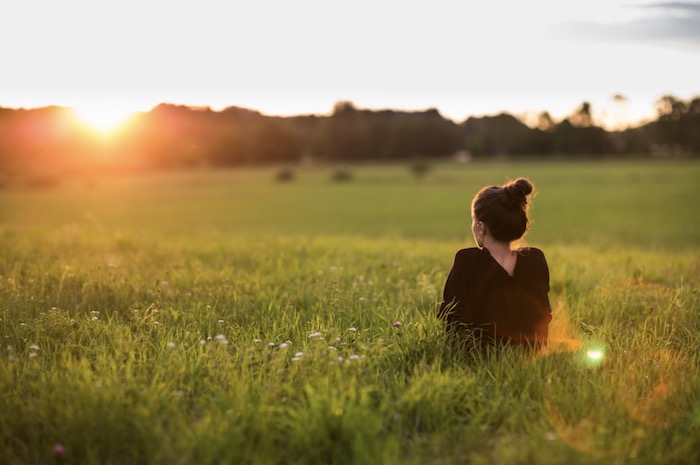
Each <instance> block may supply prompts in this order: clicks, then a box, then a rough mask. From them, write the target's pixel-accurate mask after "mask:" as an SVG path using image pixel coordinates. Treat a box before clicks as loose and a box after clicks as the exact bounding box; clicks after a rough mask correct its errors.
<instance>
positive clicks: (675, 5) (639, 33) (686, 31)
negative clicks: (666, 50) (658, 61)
mask: <svg viewBox="0 0 700 465" xmlns="http://www.w3.org/2000/svg"><path fill="white" fill-rule="evenodd" d="M630 7H632V8H635V9H637V10H639V11H644V12H645V13H646V14H645V15H644V16H643V17H641V18H636V19H633V20H628V21H616V22H608V23H603V22H597V21H570V22H566V23H560V24H558V25H557V26H556V27H555V32H556V33H558V34H561V33H563V34H565V35H569V36H573V37H578V38H583V39H586V40H601V41H618V42H636V43H647V44H653V45H660V46H664V47H670V48H673V49H679V50H685V51H689V52H692V53H698V54H700V2H656V3H647V4H638V5H630Z"/></svg>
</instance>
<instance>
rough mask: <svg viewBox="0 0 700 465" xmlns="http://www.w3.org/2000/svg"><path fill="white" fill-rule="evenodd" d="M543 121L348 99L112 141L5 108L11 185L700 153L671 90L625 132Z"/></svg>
mask: <svg viewBox="0 0 700 465" xmlns="http://www.w3.org/2000/svg"><path fill="white" fill-rule="evenodd" d="M538 123H539V124H538V125H537V127H530V126H527V125H526V124H525V123H523V122H522V121H521V120H519V119H518V118H516V117H515V116H513V115H510V114H508V113H502V114H499V115H495V116H485V117H470V118H468V119H466V120H465V121H463V122H461V123H456V122H454V121H452V120H450V119H447V118H444V117H443V116H442V115H441V114H440V113H439V112H438V111H437V110H435V109H429V110H425V111H419V112H405V111H395V110H379V111H377V110H367V109H359V108H357V107H355V105H353V104H352V103H351V102H338V103H337V104H336V105H335V107H334V109H333V111H332V113H331V114H330V115H328V116H318V115H300V116H293V117H276V116H266V115H263V114H261V113H259V112H257V111H253V110H249V109H245V108H239V107H229V108H226V109H224V110H221V111H213V110H211V109H210V108H199V107H188V106H182V105H173V104H161V105H158V106H156V107H154V108H153V109H152V110H151V111H148V112H143V113H138V114H136V115H135V116H134V118H133V119H132V120H131V121H130V123H129V124H128V125H126V126H124V127H123V128H121V129H120V130H119V131H118V132H116V133H115V134H112V135H111V136H110V137H100V136H98V135H96V134H95V133H93V132H91V131H89V130H88V129H87V128H86V127H85V126H84V125H82V124H79V123H78V122H77V121H75V118H72V116H71V112H70V110H69V109H66V108H62V107H46V108H38V109H8V108H0V181H2V180H7V179H11V178H13V177H17V176H23V175H27V174H28V173H31V174H34V175H37V174H38V175H42V174H51V175H63V174H68V173H81V172H99V171H102V170H110V171H115V170H122V171H136V170H145V169H160V168H178V167H179V168H182V167H197V166H211V167H219V166H238V165H251V164H262V163H280V162H282V163H295V162H299V161H302V160H306V161H308V160H313V161H316V162H341V161H342V162H353V161H362V160H384V161H392V160H409V159H411V160H415V159H423V160H431V159H445V158H447V157H452V156H459V157H462V158H468V157H474V158H489V157H512V158H517V157H527V156H537V157H583V156H586V157H600V158H603V157H622V156H658V155H679V154H685V155H696V154H699V153H700V97H696V98H694V99H691V100H688V101H684V100H681V99H678V98H676V97H674V96H671V95H668V96H665V97H663V98H661V99H659V101H658V102H657V117H656V119H655V120H654V121H652V122H649V123H646V124H643V125H639V126H637V127H632V128H628V129H625V130H621V131H606V130H605V129H603V128H602V127H600V126H598V125H596V124H595V121H594V119H593V117H592V110H591V105H590V104H589V103H587V102H583V103H582V104H581V105H580V107H579V108H577V109H576V110H575V111H574V112H573V113H572V114H571V115H569V116H568V117H566V118H564V119H563V120H561V121H554V120H553V119H552V118H551V117H550V116H549V115H548V114H547V113H546V112H545V113H542V114H541V115H539V122H538Z"/></svg>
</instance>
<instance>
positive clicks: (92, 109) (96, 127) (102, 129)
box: [73, 104, 134, 134]
mask: <svg viewBox="0 0 700 465" xmlns="http://www.w3.org/2000/svg"><path fill="white" fill-rule="evenodd" d="M73 113H74V114H75V117H76V118H77V119H78V120H79V121H80V122H81V123H82V124H84V125H85V126H88V127H89V128H90V129H92V130H93V131H95V132H97V133H100V134H110V133H113V132H115V131H117V130H118V129H120V128H121V127H122V126H124V125H125V124H126V123H127V122H128V121H129V119H130V118H131V117H132V116H133V114H134V112H133V111H129V110H126V109H124V108H121V107H119V106H115V105H109V104H102V105H80V106H78V107H74V108H73Z"/></svg>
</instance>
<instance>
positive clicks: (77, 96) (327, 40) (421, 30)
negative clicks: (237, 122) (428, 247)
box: [0, 0, 700, 127]
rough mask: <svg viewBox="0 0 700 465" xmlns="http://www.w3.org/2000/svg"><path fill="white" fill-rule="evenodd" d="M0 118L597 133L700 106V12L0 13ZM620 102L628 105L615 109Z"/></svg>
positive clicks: (238, 9)
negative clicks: (524, 124) (426, 124)
mask: <svg viewBox="0 0 700 465" xmlns="http://www.w3.org/2000/svg"><path fill="white" fill-rule="evenodd" d="M0 64H1V65H0V106H2V107H13V108H16V107H25V108H31V107H40V106H47V105H61V106H69V107H77V108H78V109H82V110H84V111H85V112H86V114H92V115H93V116H94V117H96V118H97V117H99V115H100V114H101V115H102V116H103V117H107V116H109V115H112V116H116V115H119V114H124V113H125V112H129V111H145V110H148V109H150V108H152V107H153V106H154V105H156V104H158V103H162V102H169V103H176V104H186V105H193V106H209V107H211V108H213V109H222V108H225V107H227V106H242V107H246V108H252V109H256V110H259V111H261V112H262V113H265V114H268V115H295V114H309V113H314V114H328V113H329V112H331V111H332V108H333V105H334V104H335V103H336V102H338V101H341V100H348V101H351V102H353V103H354V104H355V105H356V106H357V107H360V108H373V109H379V108H392V109H398V110H423V109H427V108H437V109H438V110H439V111H440V112H441V113H442V114H443V115H444V116H445V117H448V118H451V119H453V120H455V121H456V122H461V121H463V120H464V119H466V118H467V117H469V116H480V115H488V114H497V113H499V112H502V111H506V112H509V113H511V114H514V115H523V116H527V115H530V116H532V115H535V114H537V113H539V112H541V111H548V112H549V113H550V114H551V115H552V116H553V117H555V118H563V117H564V116H566V115H567V114H570V113H571V112H573V111H574V110H575V109H576V108H577V107H578V106H580V104H581V103H582V102H583V101H588V102H590V103H591V105H592V108H593V111H594V116H596V117H597V121H598V122H599V123H601V124H603V123H604V124H606V125H607V126H609V127H612V126H624V125H628V124H635V122H636V121H638V120H640V119H643V118H652V117H653V116H654V102H655V101H656V100H658V99H659V98H660V97H661V96H663V95H666V94H672V95H675V96H676V97H679V98H683V99H688V98H691V97H694V96H697V95H700V1H688V2H659V1H644V0H588V1H585V2H583V1H575V2H574V1H568V0H528V1H517V0H511V1H505V0H490V1H472V0H431V1H420V2H419V1H413V0H371V1H370V0H353V1H349V0H346V1H336V0H245V1H243V0H136V1H135V0H118V1H107V0H61V1H56V0H23V1H7V2H2V4H1V5H0ZM615 95H620V96H623V97H624V98H623V99H620V98H618V99H614V98H613V96H615Z"/></svg>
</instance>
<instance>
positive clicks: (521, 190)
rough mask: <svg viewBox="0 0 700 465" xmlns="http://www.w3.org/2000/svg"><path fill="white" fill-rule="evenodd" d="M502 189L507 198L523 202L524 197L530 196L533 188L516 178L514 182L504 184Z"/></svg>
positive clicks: (525, 181) (526, 182)
mask: <svg viewBox="0 0 700 465" xmlns="http://www.w3.org/2000/svg"><path fill="white" fill-rule="evenodd" d="M503 189H504V190H505V191H506V193H507V194H508V195H509V196H511V197H515V198H522V199H523V200H525V197H527V196H528V195H530V194H531V193H532V191H533V190H534V189H535V187H534V186H533V185H532V183H531V182H530V181H528V180H527V179H525V178H518V179H516V180H515V181H511V182H509V183H507V184H505V185H504V186H503Z"/></svg>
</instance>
